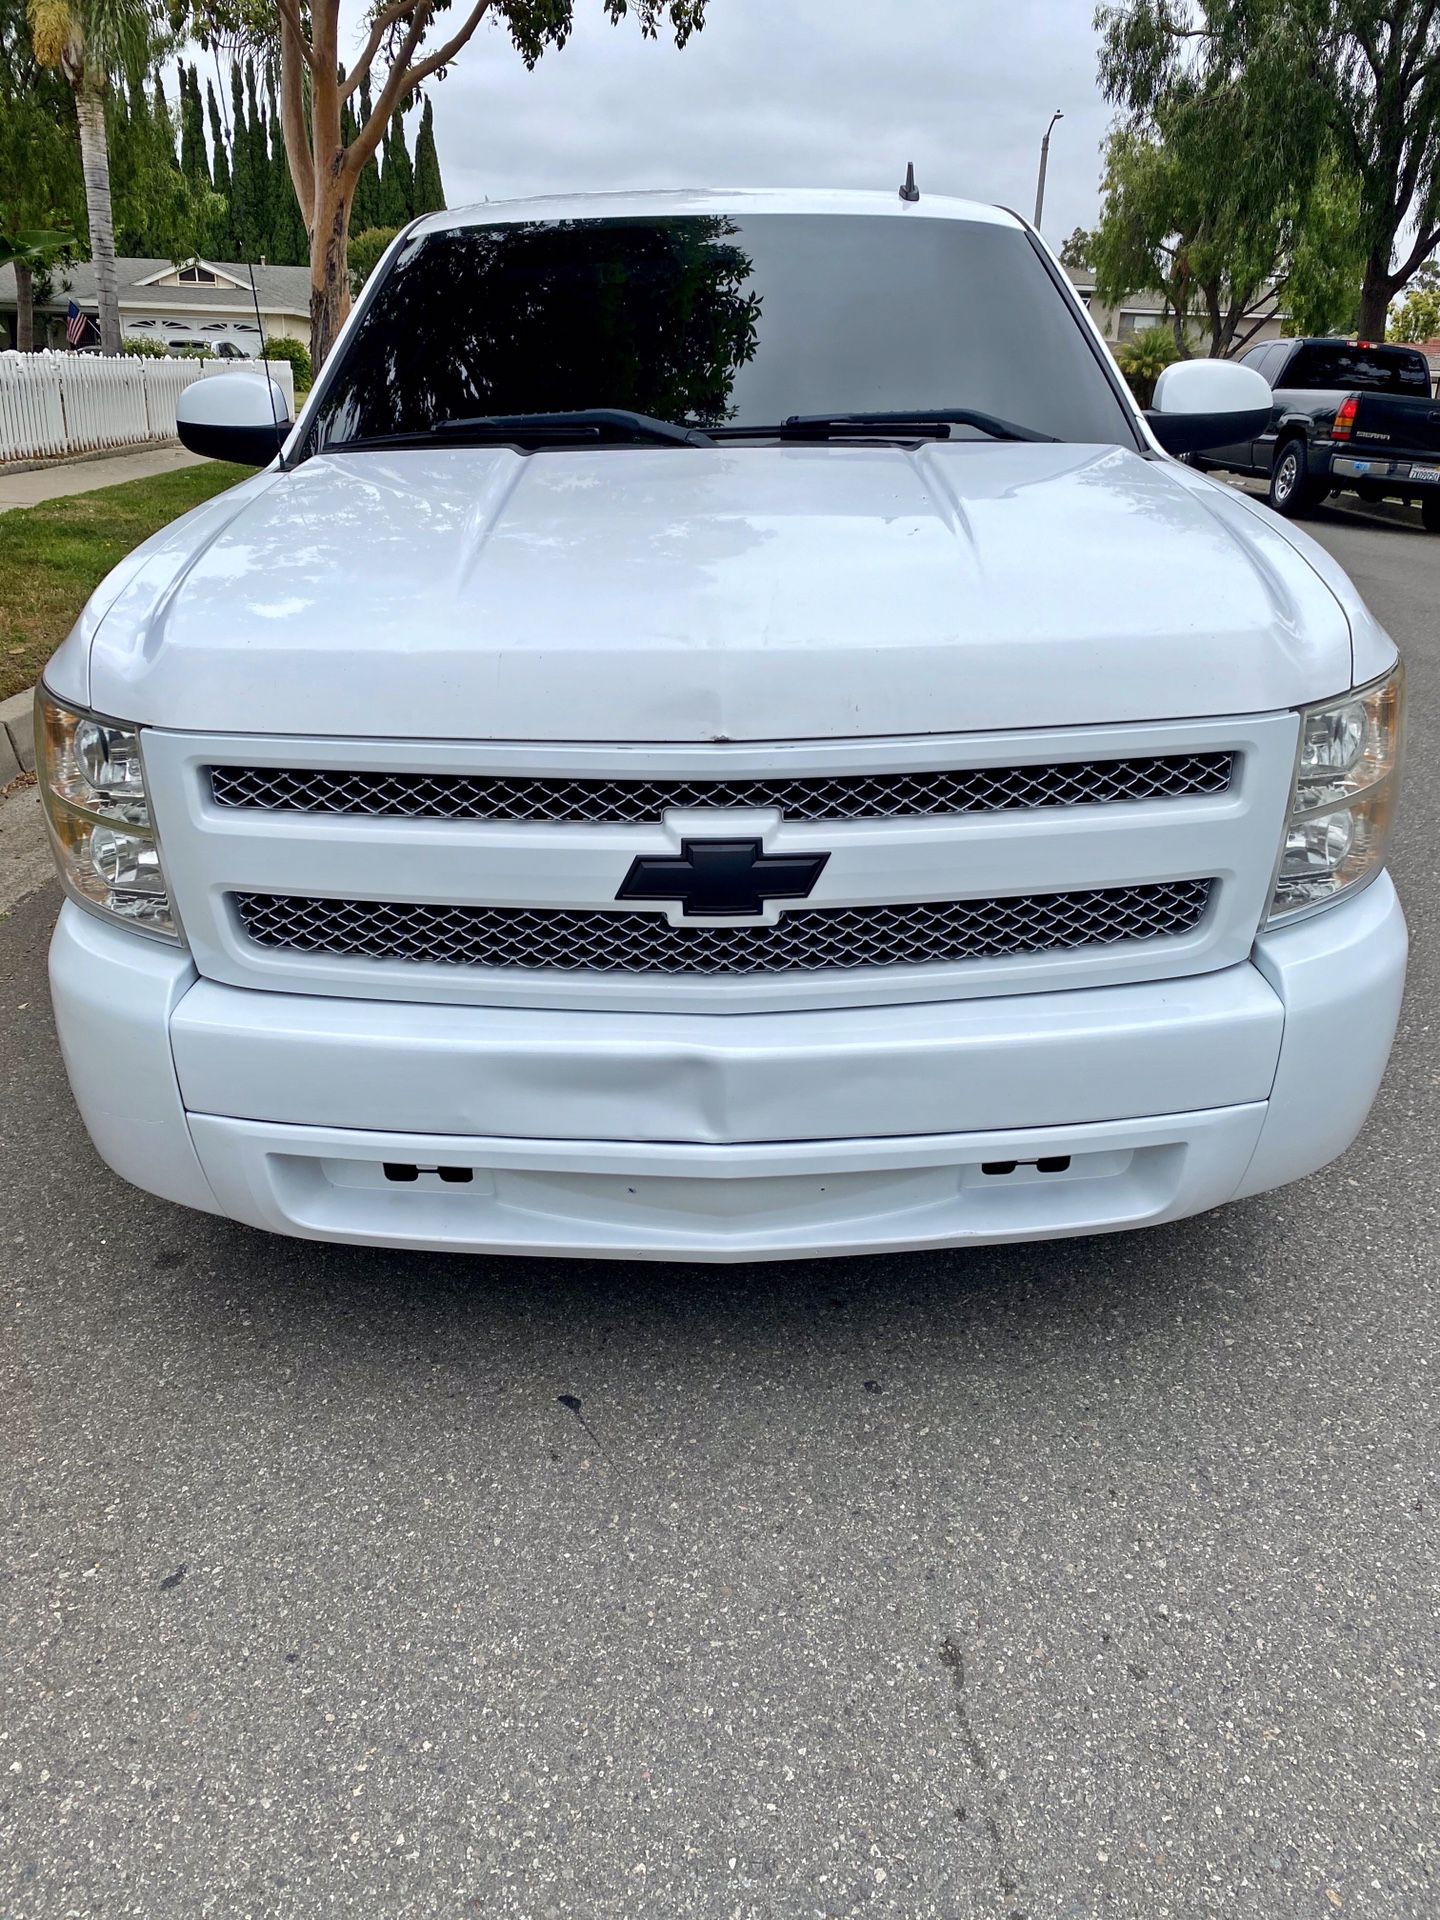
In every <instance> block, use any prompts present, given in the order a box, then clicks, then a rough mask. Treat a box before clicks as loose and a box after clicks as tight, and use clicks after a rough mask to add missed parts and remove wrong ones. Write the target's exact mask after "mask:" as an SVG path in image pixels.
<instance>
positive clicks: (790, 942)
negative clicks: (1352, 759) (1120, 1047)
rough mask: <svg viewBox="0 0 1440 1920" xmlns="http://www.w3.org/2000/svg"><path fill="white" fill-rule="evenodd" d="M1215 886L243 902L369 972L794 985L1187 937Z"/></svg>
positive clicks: (300, 945)
mask: <svg viewBox="0 0 1440 1920" xmlns="http://www.w3.org/2000/svg"><path fill="white" fill-rule="evenodd" d="M1212 885H1213V882H1212V881H1210V880H1176V881H1167V882H1164V883H1162V884H1159V885H1154V886H1144V887H1106V888H1103V889H1098V890H1095V891H1091V892H1086V893H1048V894H1030V895H1021V896H1016V897H1011V898H1007V899H995V900H952V901H941V902H938V903H933V902H932V903H928V904H921V905H913V906H912V905H905V906H886V907H832V908H820V909H809V910H806V911H802V912H797V913H787V914H784V915H782V916H781V918H780V920H779V922H778V923H777V924H776V925H775V926H762V925H750V926H735V925H730V926H714V927H703V926H699V927H672V926H671V925H670V923H669V922H668V921H667V920H666V919H665V918H664V916H663V915H661V914H657V913H629V912H626V913H620V912H604V911H599V912H571V911H564V910H561V911H556V910H551V909H541V908H532V907H467V906H421V905H413V904H406V903H404V902H400V901H393V900H321V899H308V898H300V897H297V896H294V895H279V894H268V893H240V894H236V895H234V896H232V897H233V899H234V901H235V905H236V908H237V911H238V913H239V916H240V923H241V925H242V926H243V927H244V929H245V932H246V933H247V934H248V935H249V937H250V939H251V940H252V941H254V942H255V944H256V945H257V946H261V947H269V948H280V949H284V950H286V951H289V952H294V953H325V954H341V955H349V956H355V957H359V958H363V959H371V960H409V961H428V962H439V963H440V964H442V965H446V966H462V967H505V968H524V969H529V970H531V971H544V972H571V973H673V974H725V973H785V972H820V971H827V970H830V969H836V968H856V967H906V966H909V967H913V966H923V965H925V964H926V963H934V962H936V961H956V960H987V959H997V958H1000V957H1002V956H1006V955H1012V954H1023V953H1054V952H1057V951H1061V950H1065V949H1074V948H1083V947H1099V946H1114V945H1116V944H1117V943H1119V942H1122V941H1136V940H1158V939H1164V938H1165V937H1167V936H1173V935H1176V934H1182V933H1190V932H1192V931H1193V930H1194V929H1195V928H1196V927H1197V926H1198V925H1199V924H1200V922H1201V920H1202V919H1203V918H1204V915H1205V908H1206V906H1207V904H1208V902H1209V898H1210V889H1211V886H1212Z"/></svg>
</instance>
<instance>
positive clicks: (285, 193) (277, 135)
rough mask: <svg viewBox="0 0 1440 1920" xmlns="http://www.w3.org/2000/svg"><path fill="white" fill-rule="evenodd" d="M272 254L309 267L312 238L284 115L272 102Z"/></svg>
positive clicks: (285, 263)
mask: <svg viewBox="0 0 1440 1920" xmlns="http://www.w3.org/2000/svg"><path fill="white" fill-rule="evenodd" d="M270 207H271V218H272V225H271V229H270V247H271V252H270V258H271V259H272V260H273V261H274V262H275V263H276V265H277V266H284V267H308V266H309V264H310V242H309V239H308V238H307V236H306V233H305V221H304V219H303V217H302V216H301V212H300V202H299V201H298V200H297V199H296V198H295V186H294V183H293V181H292V180H291V178H290V163H289V161H288V160H287V159H286V158H285V136H284V132H283V130H282V128H281V125H280V116H279V114H278V113H276V112H275V110H274V107H273V105H272V107H271V112H270Z"/></svg>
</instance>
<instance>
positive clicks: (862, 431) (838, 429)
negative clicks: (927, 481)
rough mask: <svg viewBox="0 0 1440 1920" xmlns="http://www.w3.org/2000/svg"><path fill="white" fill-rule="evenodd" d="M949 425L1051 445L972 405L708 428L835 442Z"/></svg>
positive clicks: (937, 430) (930, 432)
mask: <svg viewBox="0 0 1440 1920" xmlns="http://www.w3.org/2000/svg"><path fill="white" fill-rule="evenodd" d="M951 427H974V428H975V430H976V431H977V432H978V433H984V434H988V435H989V437H990V438H991V439H992V440H1043V441H1045V442H1046V443H1047V444H1048V445H1051V446H1053V445H1055V444H1056V436H1055V435H1054V434H1053V433H1037V432H1036V431H1035V429H1034V427H1022V426H1020V425H1019V423H1018V422H1017V421H1014V420H1002V419H1001V418H1000V417H999V415H998V414H994V413H982V412H981V411H980V410H979V408H978V407H927V408H926V409H925V410H924V411H923V412H920V413H892V412H883V413H792V414H790V415H789V416H788V418H786V419H784V420H782V421H781V422H780V423H779V425H778V426H773V427H714V428H712V429H711V433H712V437H713V438H714V439H716V440H738V439H741V438H755V439H767V440H768V439H776V440H839V439H844V438H847V437H852V436H853V437H857V438H863V437H865V436H867V435H868V436H874V437H876V438H885V437H890V436H892V435H893V436H894V437H897V438H901V439H906V440H909V439H927V440H941V439H948V438H949V437H950V428H951Z"/></svg>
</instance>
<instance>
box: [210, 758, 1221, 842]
mask: <svg viewBox="0 0 1440 1920" xmlns="http://www.w3.org/2000/svg"><path fill="white" fill-rule="evenodd" d="M1233 771H1234V755H1233V754H1230V753H1178V754H1163V755H1150V756H1146V757H1144V758H1140V759H1127V760H1081V761H1071V762H1067V763H1065V764H1062V765H1059V766H1026V767H974V768H970V769H966V770H964V771H961V772H945V773H930V772H924V773H874V774H854V775H847V774H831V775H821V776H813V777H801V778H797V779H788V780H748V779H729V780H675V779H666V780H558V779H529V778H526V779H511V778H507V777H503V776H500V775H496V774H456V773H372V772H347V771H344V770H338V769H332V768H314V767H311V768H298V767H212V768H211V769H210V782H211V790H212V792H213V794H214V796H215V802H216V805H217V806H221V807H237V808H240V807H254V808H260V809H263V810H264V811H266V812H270V813H328V814H359V815H366V816H369V817H371V818H386V817H388V818H401V819H410V820H508V821H553V822H556V823H563V824H575V825H590V826H616V825H630V824H640V823H644V822H653V821H656V820H659V819H660V818H661V816H662V815H663V814H664V813H665V812H666V810H667V809H669V808H672V807H685V808H694V807H729V808H778V809H779V811H780V812H781V813H783V814H784V815H785V817H786V819H788V820H801V821H804V820H811V821H822V820H896V819H924V818H931V817H934V816H936V815H945V814H957V813H998V812H1001V811H1005V810H1010V809H1016V810H1021V811H1024V810H1033V809H1035V808H1038V807H1080V806H1103V805H1105V804H1107V803H1109V802H1113V801H1122V800H1175V799H1180V798H1183V797H1184V796H1186V795H1192V794H1215V793H1224V792H1225V791H1226V789H1227V788H1228V787H1229V785H1230V781H1231V777H1232V775H1233Z"/></svg>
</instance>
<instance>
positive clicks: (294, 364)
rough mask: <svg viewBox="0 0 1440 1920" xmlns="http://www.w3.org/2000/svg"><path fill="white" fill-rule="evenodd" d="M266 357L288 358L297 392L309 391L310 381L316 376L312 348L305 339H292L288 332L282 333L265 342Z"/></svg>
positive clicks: (272, 358)
mask: <svg viewBox="0 0 1440 1920" xmlns="http://www.w3.org/2000/svg"><path fill="white" fill-rule="evenodd" d="M265 358H266V359H267V360H288V361H289V363H290V367H291V371H292V372H293V373H294V375H295V391H296V393H307V392H308V391H309V388H310V383H311V381H312V380H313V379H314V377H315V376H314V375H313V373H312V372H311V371H310V349H309V348H308V347H307V346H306V345H305V343H304V341H303V340H292V339H290V337H289V336H288V335H287V334H282V335H280V337H279V338H278V339H275V340H267V341H266V342H265Z"/></svg>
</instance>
